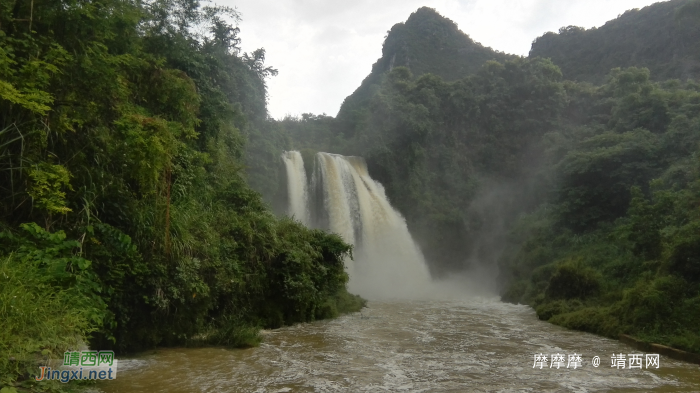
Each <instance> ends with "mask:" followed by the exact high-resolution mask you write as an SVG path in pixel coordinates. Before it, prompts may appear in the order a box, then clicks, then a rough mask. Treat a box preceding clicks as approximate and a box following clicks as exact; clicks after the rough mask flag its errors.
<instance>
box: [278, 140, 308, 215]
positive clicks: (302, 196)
mask: <svg viewBox="0 0 700 393" xmlns="http://www.w3.org/2000/svg"><path fill="white" fill-rule="evenodd" d="M282 161H284V166H285V168H286V169H287V196H288V198H289V199H288V200H289V205H288V206H289V207H288V209H287V214H289V215H290V216H292V217H294V218H296V219H297V220H299V221H301V222H302V223H303V224H306V225H309V224H310V217H309V208H308V205H309V193H308V187H307V181H306V171H305V170H304V160H303V159H302V157H301V153H299V152H298V151H285V152H284V153H282Z"/></svg>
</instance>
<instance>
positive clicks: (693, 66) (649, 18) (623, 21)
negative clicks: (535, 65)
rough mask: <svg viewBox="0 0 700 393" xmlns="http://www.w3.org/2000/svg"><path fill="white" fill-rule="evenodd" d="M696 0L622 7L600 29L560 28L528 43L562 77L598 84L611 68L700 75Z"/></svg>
mask: <svg viewBox="0 0 700 393" xmlns="http://www.w3.org/2000/svg"><path fill="white" fill-rule="evenodd" d="M699 20H700V1H697V0H693V1H688V0H671V1H665V2H659V3H655V4H652V5H650V6H648V7H644V8H642V9H634V10H629V11H627V12H625V13H624V14H622V15H620V16H619V17H618V18H617V19H614V20H611V21H609V22H607V23H606V24H605V25H603V26H601V27H599V28H595V27H594V28H592V29H588V30H587V29H584V28H581V27H576V26H568V27H562V28H561V29H559V33H552V32H549V33H546V34H544V35H543V36H541V37H539V38H537V39H536V40H535V41H534V42H533V43H532V49H531V50H530V57H545V58H550V59H551V60H552V61H553V62H554V64H556V65H558V66H559V67H560V68H561V71H562V73H563V74H564V78H566V79H570V80H575V81H582V82H590V83H595V84H600V83H603V82H605V78H606V75H608V73H609V72H610V70H611V69H612V68H615V67H632V66H634V67H646V68H648V69H649V70H650V71H651V76H652V78H653V79H655V80H666V79H680V80H681V81H685V80H686V79H696V80H697V79H698V78H699V77H700V24H699V23H698V21H699Z"/></svg>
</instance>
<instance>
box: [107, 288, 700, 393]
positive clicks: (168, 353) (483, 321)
mask: <svg viewBox="0 0 700 393" xmlns="http://www.w3.org/2000/svg"><path fill="white" fill-rule="evenodd" d="M264 337H265V339H264V342H263V343H262V344H261V345H260V346H259V347H257V348H250V349H239V350H234V349H224V348H199V349H159V350H157V351H151V352H147V353H144V354H141V355H139V356H136V357H133V358H130V359H125V358H120V359H119V374H118V378H117V379H115V380H113V381H106V382H101V383H100V384H98V385H97V386H98V388H99V389H101V390H102V391H103V392H105V393H122V392H123V393H139V392H144V393H145V392H148V393H152V392H171V393H180V392H182V393H185V392H187V393H191V392H256V393H273V392H280V393H281V392H520V391H526V392H567V391H571V392H700V365H696V364H690V363H684V362H679V361H676V360H673V359H670V358H667V357H665V356H661V357H660V362H659V368H658V369H656V368H649V369H647V368H646V367H645V366H646V365H645V364H644V361H643V362H642V367H643V368H642V369H629V368H628V367H625V368H624V369H617V368H613V367H611V363H612V361H611V356H612V355H613V353H614V354H619V353H623V354H625V355H626V356H625V357H628V356H627V355H629V354H636V353H638V352H639V351H637V350H635V349H634V348H632V347H629V346H627V345H625V344H622V343H620V342H618V341H615V340H609V339H606V338H603V337H599V336H595V335H592V334H587V333H582V332H577V331H571V330H566V329H563V328H560V327H557V326H554V325H551V324H549V323H546V322H543V321H540V320H538V319H537V317H536V315H535V313H534V311H533V310H532V309H531V308H529V307H526V306H520V305H512V304H506V303H503V302H500V301H498V300H497V299H484V298H472V299H469V300H462V301H403V302H370V303H369V304H368V308H366V309H364V310H363V311H362V312H361V313H356V314H351V315H346V316H343V317H341V318H338V319H335V320H330V321H320V322H314V323H307V324H299V325H295V326H290V327H285V328H282V329H277V330H274V331H265V332H264ZM539 353H543V354H546V355H548V358H549V357H550V355H551V354H556V353H559V354H562V355H564V356H565V357H566V358H568V355H570V354H571V355H572V354H574V353H576V354H580V355H581V356H582V360H583V362H582V366H581V367H578V368H577V369H573V368H572V367H569V368H568V369H567V368H566V363H564V364H563V365H562V366H561V367H560V368H559V369H556V368H549V365H547V366H545V367H543V368H542V369H540V368H539V365H538V367H536V368H533V363H534V356H535V354H539ZM594 356H598V357H600V365H599V367H593V365H592V359H593V357H594ZM627 365H628V364H627Z"/></svg>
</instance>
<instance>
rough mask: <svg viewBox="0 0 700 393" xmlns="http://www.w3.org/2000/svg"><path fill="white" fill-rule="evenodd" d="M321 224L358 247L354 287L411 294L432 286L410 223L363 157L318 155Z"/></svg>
mask: <svg viewBox="0 0 700 393" xmlns="http://www.w3.org/2000/svg"><path fill="white" fill-rule="evenodd" d="M312 190H313V195H314V196H315V198H314V205H316V206H323V210H322V211H321V212H320V213H318V214H316V215H315V216H316V219H315V225H317V226H320V227H325V228H327V229H329V230H331V231H332V232H335V233H338V234H339V235H341V236H342V237H343V239H344V240H345V241H347V242H349V243H352V244H354V245H355V250H354V256H355V261H354V262H350V261H348V270H349V271H348V273H349V275H350V283H349V289H350V291H351V292H354V293H359V294H360V295H363V296H365V297H369V298H375V299H376V298H389V297H396V298H407V297H415V296H420V292H421V290H427V288H428V287H429V284H430V274H429V272H428V269H427V267H426V264H425V261H424V259H423V255H422V254H421V252H420V250H419V249H418V247H417V246H416V244H415V243H414V241H413V239H412V238H411V235H410V233H409V232H408V228H407V227H406V221H405V220H404V218H403V217H402V216H401V214H399V212H397V211H396V210H395V209H394V208H393V207H392V206H391V205H390V204H389V201H388V200H387V198H386V195H385V193H384V188H383V187H382V185H381V184H379V183H378V182H376V181H374V180H373V179H372V178H371V177H370V176H369V173H368V172H367V165H366V163H365V161H364V159H362V158H361V157H345V156H341V155H337V154H330V153H318V154H317V155H316V166H315V170H314V175H313V179H312Z"/></svg>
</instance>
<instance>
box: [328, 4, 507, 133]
mask: <svg viewBox="0 0 700 393" xmlns="http://www.w3.org/2000/svg"><path fill="white" fill-rule="evenodd" d="M514 58H516V56H513V55H507V54H505V53H502V52H497V51H494V50H493V49H491V48H487V47H484V46H482V45H481V44H479V43H478V42H474V41H473V40H472V39H471V38H470V37H469V36H468V35H466V34H465V33H464V32H462V31H460V30H459V29H458V28H457V24H455V23H454V22H452V21H451V20H449V19H447V18H445V17H443V16H442V15H440V14H438V13H437V12H436V11H435V10H434V9H432V8H428V7H421V8H419V9H418V10H417V11H416V12H414V13H412V14H411V15H410V16H409V18H408V20H406V23H397V24H395V25H394V26H393V27H392V28H391V30H389V31H388V32H387V37H386V40H385V41H384V45H383V46H382V57H381V58H380V59H379V60H377V62H376V63H374V65H372V72H371V73H370V74H369V75H368V76H367V77H366V78H365V79H364V80H363V81H362V84H361V85H360V87H358V88H357V90H355V92H353V93H352V94H351V95H349V96H348V97H347V98H345V101H344V102H343V105H342V106H341V108H340V111H339V112H338V116H337V118H338V128H339V131H340V132H341V133H342V134H344V135H345V136H354V135H355V132H356V131H357V129H356V128H358V126H359V128H361V127H362V124H363V123H362V118H363V117H364V116H366V113H367V111H369V106H370V100H371V98H372V96H373V95H374V94H375V93H376V91H377V89H379V85H380V84H381V82H382V78H383V75H384V74H385V73H386V72H389V71H391V70H392V69H394V68H395V67H406V68H408V69H409V70H410V71H411V72H412V73H413V74H414V75H416V76H420V75H423V74H426V73H431V74H435V75H438V76H440V77H442V78H443V79H445V80H447V81H453V80H457V79H460V78H463V77H465V76H467V75H471V74H474V73H475V72H477V71H478V70H479V68H480V67H481V66H482V64H484V63H485V62H486V61H489V60H497V61H501V62H502V61H505V60H508V59H514Z"/></svg>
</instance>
